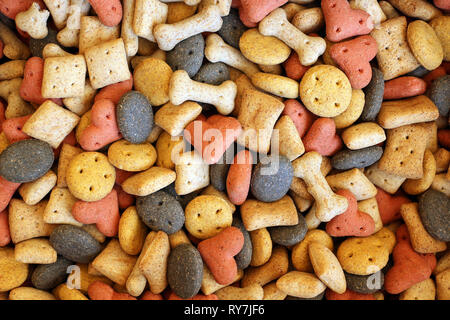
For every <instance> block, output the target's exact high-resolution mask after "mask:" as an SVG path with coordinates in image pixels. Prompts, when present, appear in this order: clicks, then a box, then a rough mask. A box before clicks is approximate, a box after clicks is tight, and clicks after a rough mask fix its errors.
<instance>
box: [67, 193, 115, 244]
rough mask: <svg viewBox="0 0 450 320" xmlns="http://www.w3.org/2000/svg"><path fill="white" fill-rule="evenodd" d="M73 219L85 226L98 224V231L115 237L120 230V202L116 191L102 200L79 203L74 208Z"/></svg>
mask: <svg viewBox="0 0 450 320" xmlns="http://www.w3.org/2000/svg"><path fill="white" fill-rule="evenodd" d="M72 215H73V217H74V218H75V219H76V220H77V221H79V222H81V223H84V224H94V223H95V224H96V226H97V229H98V231H100V232H101V233H103V234H104V235H105V236H107V237H114V236H116V235H117V232H118V230H119V220H120V214H119V201H118V198H117V192H116V190H112V191H111V192H110V193H109V194H108V195H107V196H106V197H104V198H103V199H101V200H98V201H93V202H86V201H81V200H80V201H77V202H75V204H74V205H73V207H72Z"/></svg>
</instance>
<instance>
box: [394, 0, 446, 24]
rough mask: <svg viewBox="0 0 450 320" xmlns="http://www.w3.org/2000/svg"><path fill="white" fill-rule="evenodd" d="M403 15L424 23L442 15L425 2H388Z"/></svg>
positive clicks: (401, 0)
mask: <svg viewBox="0 0 450 320" xmlns="http://www.w3.org/2000/svg"><path fill="white" fill-rule="evenodd" d="M389 2H390V3H391V5H393V6H394V7H395V8H396V9H398V10H399V11H401V12H402V13H403V14H405V15H407V16H409V17H412V18H419V19H422V20H425V21H428V20H431V19H433V18H434V17H437V16H440V15H442V13H441V11H440V10H439V9H437V8H436V7H435V6H433V5H432V4H431V3H429V2H427V1H425V0H389Z"/></svg>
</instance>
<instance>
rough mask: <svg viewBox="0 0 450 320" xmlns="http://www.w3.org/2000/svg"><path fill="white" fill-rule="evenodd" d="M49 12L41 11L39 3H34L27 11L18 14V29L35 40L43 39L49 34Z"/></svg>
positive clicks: (16, 18)
mask: <svg viewBox="0 0 450 320" xmlns="http://www.w3.org/2000/svg"><path fill="white" fill-rule="evenodd" d="M49 16H50V12H49V11H48V10H45V9H44V10H40V6H39V4H38V3H36V2H33V3H32V4H31V6H30V7H29V8H28V10H26V11H22V12H20V13H18V14H17V15H16V17H15V20H16V25H17V27H18V28H19V29H20V30H22V31H25V32H27V33H28V34H29V35H30V37H32V38H34V39H43V38H45V37H46V36H47V34H48V29H47V19H48V17H49Z"/></svg>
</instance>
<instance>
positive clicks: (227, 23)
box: [217, 8, 248, 49]
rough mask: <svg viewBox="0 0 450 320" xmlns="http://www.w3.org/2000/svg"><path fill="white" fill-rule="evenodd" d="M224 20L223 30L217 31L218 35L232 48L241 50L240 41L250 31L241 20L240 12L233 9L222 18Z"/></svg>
mask: <svg viewBox="0 0 450 320" xmlns="http://www.w3.org/2000/svg"><path fill="white" fill-rule="evenodd" d="M222 20H223V24H222V28H220V30H219V31H217V34H218V35H219V36H220V37H221V38H222V39H223V41H225V42H226V43H228V44H229V45H230V46H232V47H235V48H236V49H239V39H240V38H241V36H242V34H243V33H244V32H245V31H246V30H247V29H248V28H247V27H246V26H245V25H244V24H243V23H242V21H241V19H240V18H239V11H238V10H237V9H235V8H231V10H230V13H229V14H228V15H227V16H225V17H222Z"/></svg>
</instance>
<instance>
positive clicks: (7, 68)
mask: <svg viewBox="0 0 450 320" xmlns="http://www.w3.org/2000/svg"><path fill="white" fill-rule="evenodd" d="M25 63H26V60H12V61H8V62H5V63H3V64H1V65H0V81H3V80H11V79H14V78H22V77H23V70H24V69H25Z"/></svg>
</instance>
